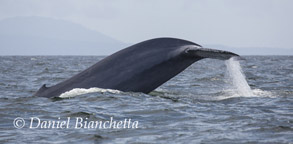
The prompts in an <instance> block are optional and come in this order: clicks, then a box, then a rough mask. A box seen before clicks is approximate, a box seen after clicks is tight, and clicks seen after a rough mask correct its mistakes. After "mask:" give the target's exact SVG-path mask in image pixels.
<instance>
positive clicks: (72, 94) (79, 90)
mask: <svg viewBox="0 0 293 144" xmlns="http://www.w3.org/2000/svg"><path fill="white" fill-rule="evenodd" d="M95 92H100V93H105V92H109V93H116V94H118V93H120V92H121V91H119V90H113V89H102V88H96V87H93V88H89V89H85V88H75V89H72V90H70V91H67V92H64V93H62V94H61V95H60V96H59V97H60V98H70V97H75V96H78V95H83V94H87V93H95Z"/></svg>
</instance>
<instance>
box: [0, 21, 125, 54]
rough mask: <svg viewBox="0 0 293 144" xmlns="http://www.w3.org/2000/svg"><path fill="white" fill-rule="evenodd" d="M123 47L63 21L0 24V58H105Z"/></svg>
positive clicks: (97, 33)
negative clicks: (14, 56) (30, 56)
mask: <svg viewBox="0 0 293 144" xmlns="http://www.w3.org/2000/svg"><path fill="white" fill-rule="evenodd" d="M126 46H127V44H125V43H122V42H120V41H117V40H115V39H113V38H111V37H109V36H106V35H104V34H101V33H99V32H96V31H93V30H90V29H87V28H85V27H83V26H82V25H79V24H75V23H72V22H69V21H64V20H57V19H51V18H43V17H14V18H8V19H4V20H1V21H0V55H109V54H111V53H113V52H116V51H118V50H120V49H122V48H124V47H126Z"/></svg>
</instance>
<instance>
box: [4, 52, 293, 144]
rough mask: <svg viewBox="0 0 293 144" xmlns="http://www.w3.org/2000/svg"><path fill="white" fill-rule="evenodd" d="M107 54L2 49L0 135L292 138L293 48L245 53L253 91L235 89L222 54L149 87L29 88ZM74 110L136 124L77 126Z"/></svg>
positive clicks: (93, 139)
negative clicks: (60, 91)
mask: <svg viewBox="0 0 293 144" xmlns="http://www.w3.org/2000/svg"><path fill="white" fill-rule="evenodd" d="M102 58H103V57H96V56H2V57H0V118H1V119H0V143H31V142H37V143H52V142H54V143H68V142H75V143H79V142H82V143H225V144H226V143H265V144H266V143H293V56H246V57H245V58H246V60H242V61H240V63H241V66H242V69H243V72H244V73H245V75H246V79H247V82H248V84H249V85H250V87H251V89H252V93H253V94H252V95H241V93H239V91H237V90H236V89H234V86H235V83H231V80H230V78H229V74H227V68H226V65H225V62H224V61H219V60H212V59H204V60H201V61H198V62H197V63H194V64H193V65H192V66H191V67H189V68H188V69H186V70H185V71H184V72H182V73H180V74H179V75H178V76H176V77H174V78H173V79H171V80H170V81H168V82H167V83H165V84H164V85H162V86H161V87H159V88H158V89H156V90H155V91H153V92H151V93H150V94H148V95H147V94H142V93H129V92H120V91H112V90H97V89H94V90H93V91H91V93H85V94H81V95H78V96H75V97H70V98H62V99H61V98H53V99H48V98H40V97H33V96H32V95H33V94H34V92H36V91H37V90H38V89H39V88H40V87H41V85H42V84H47V85H48V86H51V85H54V84H56V83H58V82H61V81H63V80H65V79H67V78H69V77H71V76H73V75H74V74H76V73H78V72H80V71H82V70H84V69H86V68H87V67H89V66H91V65H92V64H94V63H96V62H97V61H99V60H101V59H102ZM230 76H231V74H230ZM79 92H80V91H79ZM17 117H21V118H23V119H24V121H25V125H24V127H23V128H21V129H17V128H15V126H14V124H13V122H14V119H15V118H17ZM31 117H38V118H39V119H40V120H43V121H57V120H67V118H68V117H69V118H71V119H70V126H71V127H69V128H65V129H56V128H47V129H42V128H34V129H33V128H30V127H29V126H30V120H31ZM77 117H80V118H82V119H83V120H87V121H108V120H110V119H111V117H112V118H113V119H114V120H116V121H124V120H125V119H131V120H132V121H137V122H138V128H121V129H117V128H116V129H114V128H111V129H99V128H97V129H88V128H80V129H76V128H74V123H76V121H77V120H76V118H77ZM59 118H60V119H59ZM18 124H19V125H21V122H20V123H18ZM35 124H36V123H35Z"/></svg>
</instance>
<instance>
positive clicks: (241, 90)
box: [225, 58, 254, 97]
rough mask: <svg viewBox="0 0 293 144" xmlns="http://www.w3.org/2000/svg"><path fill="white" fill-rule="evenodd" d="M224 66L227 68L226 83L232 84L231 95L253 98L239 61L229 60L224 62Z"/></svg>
mask: <svg viewBox="0 0 293 144" xmlns="http://www.w3.org/2000/svg"><path fill="white" fill-rule="evenodd" d="M225 64H226V66H227V77H228V81H229V83H231V84H232V88H233V93H234V94H236V95H238V96H246V97H249V96H254V94H253V92H252V90H251V88H250V86H249V85H248V83H247V81H246V79H245V75H244V74H243V72H242V69H241V66H240V63H239V61H238V60H236V59H235V58H230V59H229V60H226V62H225Z"/></svg>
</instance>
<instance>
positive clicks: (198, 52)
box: [185, 46, 240, 60]
mask: <svg viewBox="0 0 293 144" xmlns="http://www.w3.org/2000/svg"><path fill="white" fill-rule="evenodd" d="M185 53H186V54H187V55H189V56H196V57H202V58H212V59H220V60H228V59H230V58H231V57H239V58H240V56H239V55H237V54H235V53H232V52H229V51H223V50H217V49H210V48H202V47H195V46H191V47H189V48H187V49H186V50H185Z"/></svg>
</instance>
